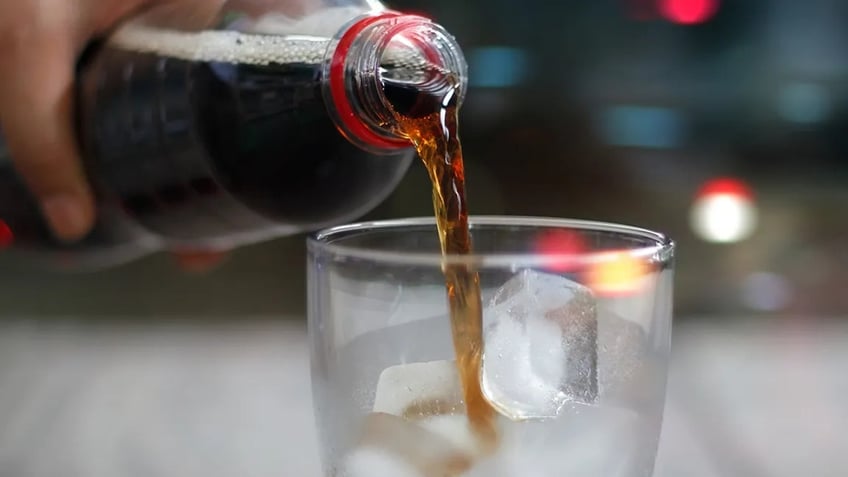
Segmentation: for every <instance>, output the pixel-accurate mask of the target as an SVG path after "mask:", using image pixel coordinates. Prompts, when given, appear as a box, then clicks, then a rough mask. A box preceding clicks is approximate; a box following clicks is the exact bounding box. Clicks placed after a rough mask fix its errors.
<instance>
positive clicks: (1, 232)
mask: <svg viewBox="0 0 848 477" xmlns="http://www.w3.org/2000/svg"><path fill="white" fill-rule="evenodd" d="M14 241H15V234H14V233H13V232H12V229H11V228H9V225H8V224H7V223H6V222H3V221H2V220H0V249H2V248H6V247H9V246H10V245H12V242H14Z"/></svg>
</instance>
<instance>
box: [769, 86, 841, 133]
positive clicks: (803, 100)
mask: <svg viewBox="0 0 848 477" xmlns="http://www.w3.org/2000/svg"><path fill="white" fill-rule="evenodd" d="M777 107H778V112H779V113H780V115H781V116H782V117H783V118H784V119H786V120H787V121H792V122H794V123H801V124H812V123H817V122H821V121H824V120H825V119H827V117H828V115H829V114H830V96H829V94H828V92H827V90H825V89H824V88H823V87H821V86H819V85H816V84H809V83H793V84H790V85H787V86H786V87H785V88H783V90H782V91H781V92H780V97H779V98H778V105H777Z"/></svg>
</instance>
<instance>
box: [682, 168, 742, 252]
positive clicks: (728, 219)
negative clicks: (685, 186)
mask: <svg viewBox="0 0 848 477" xmlns="http://www.w3.org/2000/svg"><path fill="white" fill-rule="evenodd" d="M757 215H758V214H757V207H756V204H755V203H754V197H753V193H752V192H751V188H750V187H748V186H747V185H746V184H745V183H744V182H742V181H740V180H737V179H731V178H720V179H715V180H712V181H709V182H707V183H706V184H704V186H703V187H702V188H701V189H700V190H699V191H698V193H697V194H696V196H695V201H694V203H693V204H692V209H691V212H690V222H691V226H692V229H693V231H694V232H695V234H697V235H698V236H699V237H700V238H702V239H704V240H706V241H708V242H716V243H731V242H738V241H741V240H744V239H746V238H748V237H749V236H750V235H751V234H752V233H753V232H754V230H755V229H756V225H757Z"/></svg>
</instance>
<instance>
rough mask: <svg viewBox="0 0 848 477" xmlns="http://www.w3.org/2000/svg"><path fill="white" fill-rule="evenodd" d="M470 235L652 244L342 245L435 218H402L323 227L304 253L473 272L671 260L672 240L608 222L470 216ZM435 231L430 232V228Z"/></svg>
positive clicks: (426, 223)
mask: <svg viewBox="0 0 848 477" xmlns="http://www.w3.org/2000/svg"><path fill="white" fill-rule="evenodd" d="M468 223H469V227H470V228H471V230H472V234H473V232H474V230H475V229H478V230H479V229H485V228H495V227H519V228H542V229H550V230H582V231H587V232H608V233H613V234H617V235H621V236H630V237H633V238H636V239H641V240H645V241H648V242H653V245H648V246H635V247H627V248H624V249H618V250H593V251H581V252H576V253H575V252H539V251H531V252H516V253H490V252H486V253H476V252H474V253H471V254H467V255H459V254H448V255H442V254H441V253H440V252H438V251H434V252H419V251H393V250H383V249H380V248H377V247H363V246H350V245H345V244H344V243H343V242H344V240H345V239H346V238H351V237H355V236H359V235H361V234H363V233H369V232H377V231H391V230H395V231H401V230H402V229H404V228H411V227H422V226H427V227H433V228H435V226H436V220H435V217H432V216H431V217H408V218H400V219H386V220H375V221H361V222H354V223H349V224H344V225H337V226H334V227H329V228H325V229H322V230H319V231H317V232H314V233H312V234H310V235H309V236H308V237H307V249H308V251H309V253H310V254H318V255H321V256H324V257H329V258H331V259H336V260H358V261H368V262H373V263H381V264H386V265H401V266H434V267H442V266H444V265H470V266H474V267H476V268H484V267H511V266H515V265H516V264H518V265H521V266H525V267H533V266H540V267H543V266H546V265H548V264H550V263H551V261H559V260H567V261H568V263H571V264H573V265H577V266H580V265H593V264H598V263H604V262H607V261H614V260H618V259H620V257H621V255H620V254H621V253H626V254H628V255H629V256H630V257H632V258H635V259H638V260H645V261H652V262H656V263H667V262H669V261H671V259H672V258H673V256H674V248H675V243H674V241H673V240H672V239H671V238H669V237H668V236H667V235H665V234H662V233H660V232H655V231H652V230H649V229H646V228H641V227H636V226H632V225H624V224H617V223H613V222H602V221H590V220H581V219H568V218H557V217H542V216H520V215H471V216H469V218H468ZM434 233H435V230H434Z"/></svg>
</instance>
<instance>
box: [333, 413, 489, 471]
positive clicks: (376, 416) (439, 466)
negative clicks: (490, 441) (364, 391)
mask: <svg viewBox="0 0 848 477" xmlns="http://www.w3.org/2000/svg"><path fill="white" fill-rule="evenodd" d="M471 465H472V457H471V456H470V455H468V454H467V453H466V452H464V451H463V450H462V449H459V448H458V447H457V446H456V445H454V443H453V442H451V440H449V439H446V438H444V437H442V436H441V435H439V434H437V433H435V432H432V431H430V430H428V429H425V428H424V427H422V426H421V425H419V424H417V423H415V422H411V421H408V420H406V419H403V418H401V417H398V416H393V415H391V414H385V413H372V414H370V415H368V417H367V418H366V421H365V428H364V430H363V434H362V439H361V441H360V442H359V444H358V445H357V446H356V448H355V449H354V450H353V451H352V452H350V453H349V454H348V455H347V456H346V457H345V458H344V459H343V460H342V462H341V465H340V467H341V472H340V473H341V475H343V476H345V477H378V476H379V477H382V476H384V475H385V476H386V477H431V476H439V477H441V476H452V475H460V474H462V473H463V472H465V471H467V470H468V469H469V468H471Z"/></svg>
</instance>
